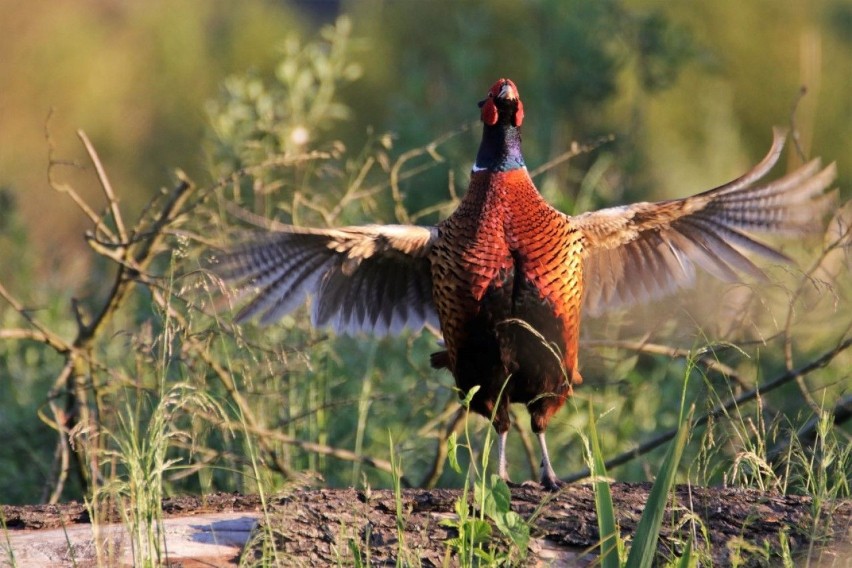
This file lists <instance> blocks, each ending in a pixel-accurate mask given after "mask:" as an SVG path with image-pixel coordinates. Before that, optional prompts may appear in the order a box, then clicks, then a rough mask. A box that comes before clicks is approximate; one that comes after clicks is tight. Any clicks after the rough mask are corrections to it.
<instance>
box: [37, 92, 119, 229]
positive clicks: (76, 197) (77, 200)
mask: <svg viewBox="0 0 852 568" xmlns="http://www.w3.org/2000/svg"><path fill="white" fill-rule="evenodd" d="M51 118H53V109H52V108H51V109H50V112H49V113H48V114H47V119H46V120H45V122H44V138H45V140H46V142H47V183H48V185H50V187H52V188H53V189H54V191H56V192H57V193H65V194H66V195H68V197H70V198H71V201H73V202H74V204H75V205H76V206H77V207H78V208H79V209H80V211H82V212H83V214H84V215H85V216H86V217H88V218H89V220H90V221H91V222H92V224H93V225H94V226H95V231H96V232H97V231H98V230H102V231H103V232H104V233H105V234H106V236H107V238H110V239H114V238H115V235H114V234H113V233H112V231H111V230H110V229H109V227H107V226H105V225H103V224H102V221H103V219H102V218H101V216H100V215H98V214H97V213H95V211H94V209H92V208H91V207H89V204H88V203H86V201H85V200H84V199H83V198H82V197H80V194H79V193H77V191H76V190H75V189H74V188H73V187H71V186H70V185H68V184H66V183H61V182H58V181H56V179H55V178H54V177H53V168H54V167H55V166H64V165H75V166H78V165H77V164H71V163H69V162H63V161H61V160H57V159H55V158H54V157H53V156H54V152H55V151H56V144H55V143H54V142H53V137H52V136H51V135H50V119H51ZM78 167H79V166H78Z"/></svg>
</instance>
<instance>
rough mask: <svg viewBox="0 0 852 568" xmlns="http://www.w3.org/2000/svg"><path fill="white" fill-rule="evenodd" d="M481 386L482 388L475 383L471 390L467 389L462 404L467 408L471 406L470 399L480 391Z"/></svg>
mask: <svg viewBox="0 0 852 568" xmlns="http://www.w3.org/2000/svg"><path fill="white" fill-rule="evenodd" d="M480 388H482V387H481V386H480V385H473V386H472V387H470V390H469V391H467V394H466V395H465V397H464V399H463V400H462V401H461V405H462V406H464V407H465V408H470V401H471V400H473V397H474V395H475V394H476V393H477V392H479V389H480Z"/></svg>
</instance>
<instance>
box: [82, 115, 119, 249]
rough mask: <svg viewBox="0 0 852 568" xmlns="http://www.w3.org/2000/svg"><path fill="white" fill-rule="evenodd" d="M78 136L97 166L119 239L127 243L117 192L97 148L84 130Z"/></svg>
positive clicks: (96, 169)
mask: <svg viewBox="0 0 852 568" xmlns="http://www.w3.org/2000/svg"><path fill="white" fill-rule="evenodd" d="M77 136H78V137H79V138H80V140H82V141H83V146H85V147H86V152H88V153H89V158H90V159H91V160H92V164H94V166H95V171H96V172H97V174H98V179H99V180H100V182H101V187H102V188H103V190H104V195H106V198H107V202H108V203H109V209H110V212H111V213H112V218H113V220H114V221H115V228H116V230H118V237H119V239H120V240H121V242H127V230H126V229H125V228H124V220H123V219H122V218H121V209H120V208H119V207H118V199H117V198H116V197H115V192H114V191H113V190H112V184H111V183H110V181H109V177H108V176H107V174H106V170H104V166H103V164H101V159H100V157H98V153H97V151H95V147H94V146H92V142H91V141H90V140H89V137H88V136H86V133H85V132H83V130H78V131H77Z"/></svg>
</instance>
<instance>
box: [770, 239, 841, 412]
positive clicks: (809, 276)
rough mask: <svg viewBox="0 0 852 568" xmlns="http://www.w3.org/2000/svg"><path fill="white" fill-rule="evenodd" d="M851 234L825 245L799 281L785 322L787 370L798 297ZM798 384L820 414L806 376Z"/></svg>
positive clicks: (797, 381) (810, 404) (791, 353)
mask: <svg viewBox="0 0 852 568" xmlns="http://www.w3.org/2000/svg"><path fill="white" fill-rule="evenodd" d="M850 234H852V227H848V228H847V229H846V231H845V232H844V233H843V234H841V235H840V236H839V237H838V238H837V239H836V240H835V241H834V242H832V243H831V244H830V245H829V246H827V247H824V248H823V251H822V253H821V254H820V255H819V257H818V258H817V259H816V261H814V263H813V265H811V267H810V268H809V269H808V271H807V272H806V273H805V276H804V278H802V280H801V281H800V282H799V286H798V287H797V288H796V290H795V292H793V296H792V298H790V301H789V302H788V308H787V318H786V321H785V322H784V363H785V365H786V366H787V370H790V369H792V368H793V335H792V331H793V315H794V308H795V304H796V302H797V301H798V299H799V298H800V297H801V296H802V294H804V292H805V287H806V286H807V285H808V284H811V283H813V282H814V274H815V273H816V272H817V271H818V270H819V269H820V267H821V266H822V263H823V262H824V261H825V259H826V258H827V257H828V255H829V253H831V252H832V251H834V250H836V249H837V248H842V247H844V246H846V244H845V243H846V241H847V240H848V238H849V236H850ZM796 384H797V385H798V387H799V391H800V392H801V394H802V398H803V399H804V400H805V402H806V403H807V405H808V406H809V407H810V409H811V411H812V412H814V414H819V412H820V407H819V404H817V402H816V400H814V398H813V397H812V396H811V393H810V392H809V391H808V388H807V385H806V384H805V381H804V377H796Z"/></svg>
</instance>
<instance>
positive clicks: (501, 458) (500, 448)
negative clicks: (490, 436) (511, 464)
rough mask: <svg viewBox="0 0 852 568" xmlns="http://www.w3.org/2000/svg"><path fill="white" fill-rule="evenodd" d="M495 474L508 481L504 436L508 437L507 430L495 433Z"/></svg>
mask: <svg viewBox="0 0 852 568" xmlns="http://www.w3.org/2000/svg"><path fill="white" fill-rule="evenodd" d="M497 435H498V438H497V475H499V476H500V479H502V480H503V481H505V482H506V483H507V484H509V483H511V482H510V481H509V471H508V468H507V466H506V438H508V437H509V431H508V430H506V431H505V432H498V433H497Z"/></svg>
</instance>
